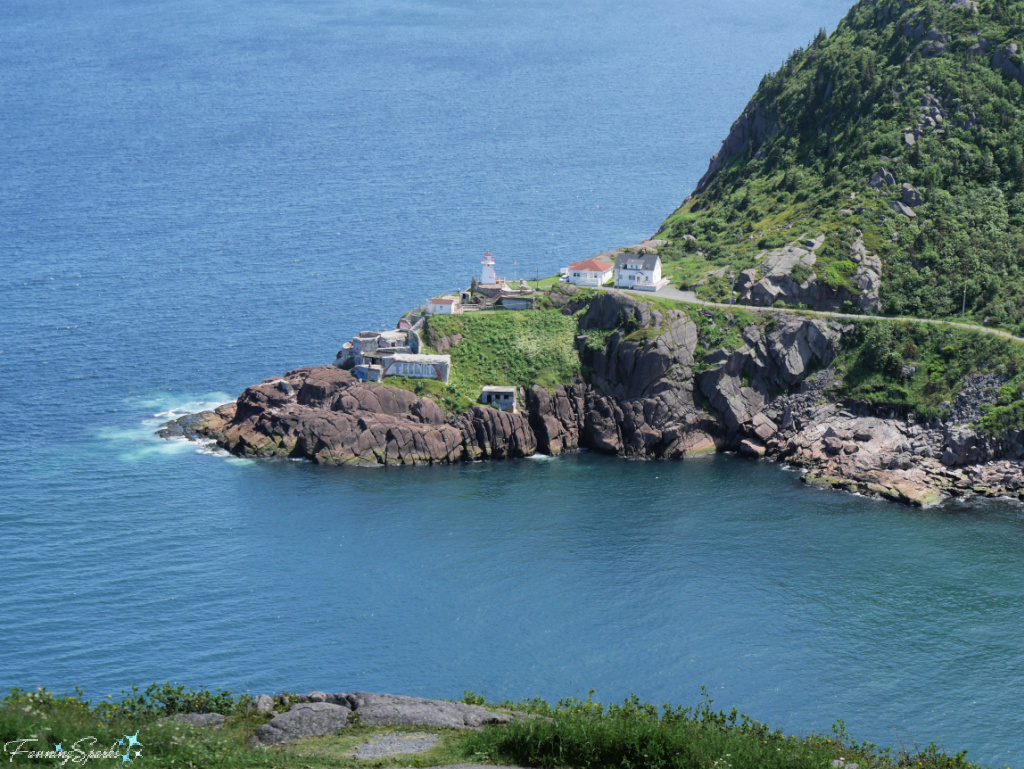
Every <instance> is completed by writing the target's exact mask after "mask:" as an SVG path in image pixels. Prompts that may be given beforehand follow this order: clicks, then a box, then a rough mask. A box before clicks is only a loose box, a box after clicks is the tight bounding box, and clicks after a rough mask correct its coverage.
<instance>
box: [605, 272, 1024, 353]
mask: <svg viewBox="0 0 1024 769" xmlns="http://www.w3.org/2000/svg"><path fill="white" fill-rule="evenodd" d="M602 290H604V291H621V292H622V293H624V294H633V295H634V296H647V297H651V296H656V297H659V298H661V299H672V300H673V301H676V302H685V303H686V304H695V305H699V306H701V307H718V308H721V309H723V310H731V309H733V308H735V307H741V308H742V309H744V310H746V311H747V312H770V313H788V314H790V315H792V314H794V313H796V314H799V315H810V316H812V317H818V316H821V317H824V318H848V319H850V320H864V319H865V318H876V319H878V320H896V321H908V322H912V323H929V324H931V325H933V326H952V327H954V328H964V329H967V330H968V331H977V332H978V333H980V334H991V335H993V336H998V337H1002V338H1003V339H1011V340H1013V341H1014V342H1021V343H1024V337H1019V336H1014V335H1013V334H1011V333H1010V332H1008V331H1003V330H1001V329H998V328H988V327H987V326H976V325H974V324H972V323H957V322H956V321H952V320H936V319H935V318H908V317H905V316H897V317H894V316H891V315H854V314H853V313H845V312H828V311H827V310H795V309H793V308H791V307H755V306H753V305H749V304H736V305H730V304H721V303H718V302H705V301H703V300H701V299H698V298H697V295H696V294H695V293H694V292H693V291H680V290H679V289H678V288H672V287H670V286H666V287H665V288H663V289H661V290H660V291H655V292H651V291H634V290H632V289H628V288H614V289H613V288H607V287H602Z"/></svg>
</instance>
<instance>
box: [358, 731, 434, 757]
mask: <svg viewBox="0 0 1024 769" xmlns="http://www.w3.org/2000/svg"><path fill="white" fill-rule="evenodd" d="M438 739H440V738H439V737H438V736H437V735H436V734H430V733H429V732H407V733H405V734H385V735H384V736H383V737H378V738H377V739H375V740H371V741H370V742H366V743H364V744H362V745H360V746H358V747H357V748H356V749H355V750H353V751H352V755H353V756H355V757H356V758H361V759H363V760H369V759H374V758H387V757H389V756H401V755H407V754H412V753H426V752H427V751H428V750H430V749H431V748H432V747H434V746H435V745H436V744H437V741H438Z"/></svg>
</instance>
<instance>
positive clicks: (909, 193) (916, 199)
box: [902, 184, 924, 208]
mask: <svg viewBox="0 0 1024 769" xmlns="http://www.w3.org/2000/svg"><path fill="white" fill-rule="evenodd" d="M902 202H903V204H904V205H905V206H909V207H910V208H917V207H918V206H921V205H924V198H923V197H922V196H921V193H920V192H918V191H917V190H916V189H915V188H914V185H912V184H904V185H903V198H902Z"/></svg>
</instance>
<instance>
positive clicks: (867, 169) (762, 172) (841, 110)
mask: <svg viewBox="0 0 1024 769" xmlns="http://www.w3.org/2000/svg"><path fill="white" fill-rule="evenodd" d="M952 5H953V4H952V3H950V2H949V0H919V1H918V2H915V3H901V2H899V0H870V1H867V0H862V1H861V2H858V3H856V4H855V5H854V6H853V8H851V10H850V12H849V13H848V14H847V16H846V17H845V18H844V19H843V20H842V21H841V22H840V24H839V26H838V28H837V29H836V30H835V32H833V33H832V34H831V35H826V34H825V32H824V31H821V32H820V33H819V34H818V35H817V36H816V37H815V39H814V40H813V41H812V42H811V43H810V45H808V46H807V47H806V48H804V49H799V50H796V51H794V52H793V53H792V55H791V56H790V57H789V58H788V60H787V61H786V63H785V64H784V66H783V67H782V68H781V69H780V70H778V71H777V72H775V73H774V74H771V75H767V76H765V78H764V79H763V80H762V82H761V85H760V87H759V88H758V90H757V92H756V94H755V95H754V97H753V99H752V101H751V106H750V108H749V112H748V114H749V116H750V117H751V120H750V121H748V126H749V127H750V128H749V131H748V132H747V134H746V137H745V139H744V141H743V142H742V143H741V146H738V147H736V148H735V149H736V150H737V151H736V152H735V154H732V155H731V156H729V157H728V159H727V162H726V163H725V164H724V165H723V166H722V167H721V168H720V169H718V171H717V173H714V174H711V175H710V177H708V178H706V179H705V180H703V181H702V183H701V185H700V186H699V187H698V189H697V191H696V192H695V193H694V194H693V196H692V197H691V198H689V199H688V200H687V201H686V202H685V203H684V204H683V205H682V206H681V207H680V208H679V209H678V210H677V211H676V212H675V213H673V214H672V215H671V216H670V217H669V218H668V219H666V221H665V223H664V225H663V226H662V230H661V231H660V232H659V234H658V236H657V237H661V238H668V239H669V240H671V241H672V242H671V243H670V244H669V245H668V246H665V247H664V248H662V249H661V250H660V253H661V255H662V258H663V259H664V260H665V261H666V268H665V269H666V273H667V274H669V275H670V276H671V277H672V278H673V281H674V283H675V284H676V285H680V284H682V285H684V286H689V285H690V284H693V283H695V282H698V281H701V280H707V281H708V282H707V284H706V285H703V286H701V287H700V288H699V289H698V292H699V293H700V294H701V295H702V296H704V297H706V298H721V297H723V296H726V295H727V292H728V290H729V287H730V282H729V280H728V275H729V274H730V273H731V274H732V275H738V274H739V272H740V271H741V270H743V269H747V268H749V267H752V266H754V265H755V264H756V262H755V258H754V257H755V255H756V254H757V253H758V252H759V251H761V250H764V249H773V248H779V247H781V246H783V245H785V244H786V243H789V242H792V241H794V240H797V239H798V238H801V237H803V236H807V235H811V236H814V235H818V234H825V235H827V236H828V239H827V241H826V245H825V247H824V248H823V249H821V250H819V252H818V253H819V263H818V265H816V267H815V271H816V272H817V273H818V274H819V279H818V282H819V283H827V284H829V285H833V286H838V285H843V284H844V281H848V279H849V275H850V274H852V273H851V268H853V267H854V265H853V264H852V263H850V262H849V260H848V249H847V246H848V243H845V242H844V240H846V241H848V240H850V238H851V234H850V233H851V230H852V228H857V229H859V230H861V231H862V232H863V236H864V241H865V244H866V246H867V248H868V250H869V251H871V252H872V253H877V254H878V255H879V256H880V257H881V259H882V267H883V269H882V278H883V283H882V292H881V299H882V303H883V309H884V311H885V312H886V313H889V314H894V315H913V316H917V317H939V318H943V317H952V316H954V315H957V314H959V313H960V312H961V309H962V307H963V306H964V305H966V316H967V317H968V318H969V319H971V320H973V321H975V322H979V323H981V322H987V323H988V324H990V325H998V326H1000V327H1002V328H1006V329H1008V330H1012V331H1015V332H1018V333H1019V332H1021V331H1024V313H1022V310H1024V281H1022V280H1021V275H1022V272H1021V271H1022V270H1024V154H1022V153H1024V150H1022V147H1024V88H1022V86H1021V83H1020V82H1018V80H1017V79H1015V78H1014V77H1012V76H1008V74H1006V73H1007V72H1008V71H1009V70H1010V68H1017V67H1019V65H1020V64H1021V63H1022V60H1021V58H1020V56H1019V55H1015V54H1013V53H1012V52H1011V51H1006V52H1005V57H1003V53H1002V52H1000V51H999V46H1000V45H1002V44H1009V43H1018V44H1019V43H1020V42H1021V34H1022V29H1024V2H1022V0H981V1H980V2H979V3H977V5H978V11H977V12H976V13H975V12H972V10H971V9H970V8H969V7H963V6H961V7H952ZM964 5H966V4H964ZM997 54H998V55H999V56H1000V57H1003V58H1005V59H1006V60H1007V61H1008V63H1007V64H1005V65H1001V66H997V62H1001V61H1002V58H1000V59H997V58H996V56H997ZM933 108H934V109H938V110H940V111H941V113H942V114H939V115H938V119H937V120H935V121H934V123H932V124H925V123H921V122H920V121H921V120H922V117H923V112H922V110H924V112H925V113H930V111H931V110H932V109H933ZM919 126H921V129H922V130H917V131H916V135H915V129H918V128H919ZM908 134H910V135H911V140H908V139H907V138H906V137H907V135H908ZM882 168H885V169H887V170H888V171H890V172H891V173H892V175H893V177H894V178H895V180H896V182H897V184H896V185H895V186H892V187H886V186H882V187H881V188H880V189H878V190H874V189H871V188H870V187H868V185H867V180H868V178H869V177H870V176H871V175H872V174H874V173H875V172H878V171H879V170H880V169H882ZM902 183H909V184H912V185H914V186H915V187H917V188H918V189H919V190H920V191H921V193H922V194H923V196H924V201H925V202H924V205H922V206H920V207H918V208H916V209H915V211H916V214H917V216H916V218H913V219H910V218H906V217H904V216H903V215H901V214H897V213H894V212H893V210H892V209H891V208H890V206H889V204H890V203H891V202H894V201H897V200H899V199H900V194H901V193H900V185H901V184H902ZM708 273H711V274H710V275H709V274H708ZM965 289H966V298H965Z"/></svg>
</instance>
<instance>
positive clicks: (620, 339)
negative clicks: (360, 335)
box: [161, 291, 1024, 504]
mask: <svg viewBox="0 0 1024 769" xmlns="http://www.w3.org/2000/svg"><path fill="white" fill-rule="evenodd" d="M556 301H558V302H559V303H561V304H562V311H563V312H564V313H565V314H567V315H572V316H575V317H576V318H577V319H578V324H579V330H580V334H579V336H578V338H577V344H578V351H579V355H580V359H581V362H582V365H583V370H584V372H585V376H583V377H578V378H577V379H576V380H575V381H572V382H566V383H564V384H560V385H558V386H556V387H553V388H550V389H545V388H542V387H539V386H533V387H531V388H528V389H527V388H522V389H521V390H520V404H521V408H520V410H519V412H518V413H514V414H510V413H506V412H502V411H499V410H497V409H493V408H487V407H483V406H475V407H473V408H471V409H468V410H466V411H465V412H463V413H458V414H451V413H446V412H445V411H443V410H442V409H441V408H440V407H439V406H438V405H437V404H436V403H435V402H434V401H433V400H431V399H430V398H428V397H418V396H416V395H414V394H413V393H411V392H409V391H407V390H404V389H399V388H397V387H390V386H387V385H383V384H377V383H368V382H360V381H358V380H356V379H355V378H354V377H353V376H352V374H351V373H349V372H348V371H343V370H341V369H339V368H336V367H334V366H317V367H311V368H303V369H297V370H295V371H290V372H288V373H287V374H285V375H284V376H282V377H279V378H274V379H268V380H266V381H264V382H263V383H261V384H258V385H254V386H252V387H249V388H247V389H246V390H245V392H243V393H242V395H241V396H240V397H239V398H238V400H237V402H236V403H233V404H228V405H225V406H221V407H220V408H218V409H217V410H216V411H215V412H205V413H203V414H200V415H192V416H189V417H184V418H182V419H180V420H177V421H176V422H171V423H168V425H166V426H165V427H164V428H163V429H162V431H161V434H162V435H163V436H164V437H168V438H171V437H176V436H184V437H190V438H206V439H212V440H215V441H216V442H217V444H218V445H219V446H221V447H222V448H224V449H225V450H227V451H229V452H231V453H233V454H236V455H238V456H245V457H289V458H303V459H308V460H311V461H314V462H317V463H321V464H351V465H415V464H432V463H453V462H464V461H471V460H478V459H495V460H497V459H512V458H518V457H526V456H530V455H532V454H534V453H537V452H540V453H543V454H552V455H557V454H561V453H564V452H570V451H576V450H579V449H591V450H594V451H599V452H603V453H609V454H618V455H621V456H632V457H642V458H651V459H680V458H684V457H687V456H692V455H694V454H700V453H704V452H711V451H715V450H737V451H740V452H742V453H744V454H747V455H750V456H756V457H761V456H769V457H774V458H778V459H780V460H783V461H786V462H789V463H792V464H796V465H799V466H801V467H805V468H807V469H808V471H809V472H808V475H807V478H808V479H809V480H813V481H815V482H818V483H821V484H826V485H831V486H835V487H840V488H848V489H852V490H857V491H861V492H864V493H869V494H876V495H881V496H885V497H887V498H891V499H895V500H899V501H904V502H909V503H913V504H928V503H931V502H934V501H937V500H938V499H940V498H941V497H942V496H943V495H946V494H957V495H961V494H973V493H984V494H990V495H991V494H1011V495H1014V496H1016V495H1019V494H1021V493H1022V492H1024V473H1022V471H1021V465H1020V463H1019V462H1018V461H1017V460H1019V459H1020V458H1021V457H1024V436H1022V435H1018V434H1011V435H1010V436H1009V437H1008V438H1006V439H1004V440H1002V441H993V440H991V439H988V438H985V437H983V436H980V435H979V434H977V433H976V432H974V431H973V430H972V429H970V428H968V427H957V428H952V427H950V426H947V425H942V424H941V423H939V424H936V425H922V424H918V423H917V422H916V421H915V420H914V419H913V418H902V417H897V416H895V415H894V414H889V415H886V414H879V413H877V411H878V410H877V409H874V410H872V409H869V408H867V407H866V405H865V404H855V403H854V404H851V403H843V402H841V401H840V399H838V397H837V392H838V387H837V385H838V383H837V381H836V376H835V371H834V369H833V368H832V367H831V364H832V363H833V361H834V359H835V357H836V355H837V352H838V351H839V349H840V347H841V345H842V344H843V343H844V337H845V336H846V335H847V334H848V332H849V331H850V327H847V326H842V325H839V324H837V323H834V322H829V321H825V320H821V319H812V318H806V317H800V316H796V315H773V316H771V317H769V318H766V319H764V320H762V321H759V322H754V323H749V324H748V325H746V326H745V327H743V328H740V329H735V331H736V333H737V336H736V337H735V339H734V340H733V343H732V344H731V345H728V346H720V347H718V348H717V349H710V350H709V349H707V346H708V341H709V340H710V339H718V338H721V334H722V332H723V328H722V327H721V326H722V324H725V323H727V322H729V320H730V319H731V316H723V315H722V314H720V313H719V314H717V315H716V314H715V313H713V312H712V311H694V312H699V313H701V314H698V315H696V318H697V320H696V321H695V319H694V317H691V314H690V313H688V312H684V311H683V310H680V309H668V308H662V307H659V306H657V305H655V304H653V303H651V302H648V301H646V300H644V299H638V298H634V297H632V296H629V295H626V294H621V293H617V292H609V293H604V294H600V295H597V296H596V297H589V298H588V297H585V296H584V295H583V294H581V293H578V292H573V291H566V292H563V293H560V294H557V295H556ZM449 342H450V343H451V342H452V340H449ZM459 343H461V340H456V341H454V344H456V345H457V344H459Z"/></svg>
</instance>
